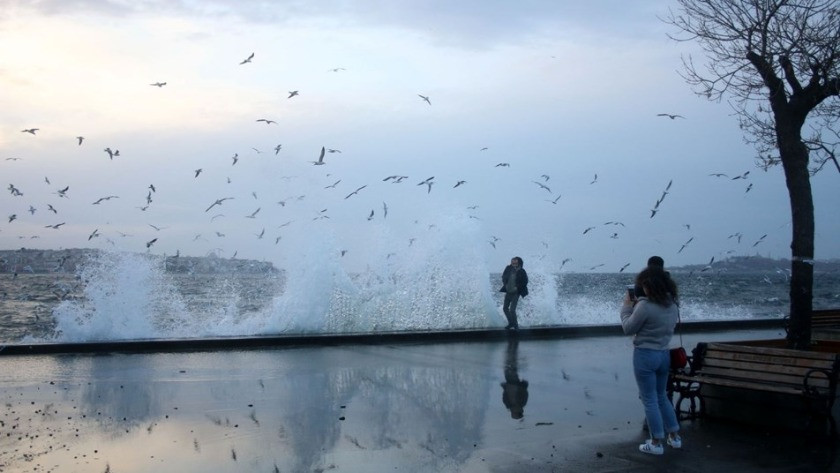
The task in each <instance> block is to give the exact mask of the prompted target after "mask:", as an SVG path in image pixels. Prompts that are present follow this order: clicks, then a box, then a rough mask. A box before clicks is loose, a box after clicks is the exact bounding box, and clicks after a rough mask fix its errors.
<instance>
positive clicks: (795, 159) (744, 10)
mask: <svg viewBox="0 0 840 473" xmlns="http://www.w3.org/2000/svg"><path fill="white" fill-rule="evenodd" d="M677 3H678V5H679V6H678V8H677V11H676V12H675V11H673V10H672V11H670V12H669V14H668V16H667V17H666V18H664V21H665V22H666V23H668V24H670V25H672V26H674V27H676V29H677V33H676V34H674V35H671V38H672V39H674V40H676V41H687V42H696V43H698V44H699V45H700V47H701V48H702V50H703V51H704V52H705V54H706V59H707V62H706V64H705V67H703V68H698V67H697V66H696V65H695V63H694V61H693V60H692V58H691V57H690V56H689V57H688V58H684V59H683V66H684V70H685V74H684V76H683V77H684V78H685V79H686V81H687V82H688V83H689V84H690V85H691V86H692V87H693V88H694V91H695V92H696V93H697V94H698V95H701V96H703V97H706V98H708V99H709V100H713V101H718V102H719V101H722V100H724V98H726V99H727V101H728V103H729V105H730V106H731V107H732V108H733V110H734V111H735V115H736V116H737V117H738V120H739V122H740V126H741V129H742V130H743V132H744V138H745V140H746V141H747V142H748V143H750V144H752V145H753V146H754V147H755V149H756V151H757V153H758V157H757V164H758V165H759V166H761V167H763V168H764V169H765V170H766V169H768V168H769V167H772V166H775V165H778V164H781V165H782V169H783V170H784V173H785V180H786V184H787V188H788V195H789V197H790V207H791V222H792V227H793V235H792V240H791V279H790V325H789V327H788V336H787V340H788V345H789V346H791V347H793V348H799V349H806V348H808V347H809V345H810V342H811V309H812V300H813V284H814V202H813V197H812V194H811V175H812V174H813V173H815V172H818V171H819V170H821V169H823V168H824V167H825V165H826V164H828V163H833V164H834V167H836V168H837V170H838V171H840V164H838V162H837V154H836V153H837V147H838V143H840V132H838V130H840V128H839V126H840V100H838V95H840V10H838V2H837V0H677Z"/></svg>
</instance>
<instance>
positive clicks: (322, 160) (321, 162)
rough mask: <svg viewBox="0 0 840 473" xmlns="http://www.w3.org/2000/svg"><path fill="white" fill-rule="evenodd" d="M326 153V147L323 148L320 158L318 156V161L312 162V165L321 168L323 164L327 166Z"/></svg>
mask: <svg viewBox="0 0 840 473" xmlns="http://www.w3.org/2000/svg"><path fill="white" fill-rule="evenodd" d="M326 152H327V148H325V147H323V146H321V155H320V156H318V160H317V161H312V164H314V165H316V166H320V165H322V164H326V163H324V153H326Z"/></svg>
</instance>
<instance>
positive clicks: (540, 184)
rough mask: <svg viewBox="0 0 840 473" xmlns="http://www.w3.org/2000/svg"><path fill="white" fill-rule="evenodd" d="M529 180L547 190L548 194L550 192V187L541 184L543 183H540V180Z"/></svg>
mask: <svg viewBox="0 0 840 473" xmlns="http://www.w3.org/2000/svg"><path fill="white" fill-rule="evenodd" d="M531 182H533V183H534V184H536V185H538V186H540V188H542V189H545V190H547V191H548V193H549V194H551V189H550V188H549V187H548V186H547V185H545V184H543V183H542V182H540V181H531Z"/></svg>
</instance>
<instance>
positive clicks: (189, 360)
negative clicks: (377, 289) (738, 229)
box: [0, 328, 840, 473]
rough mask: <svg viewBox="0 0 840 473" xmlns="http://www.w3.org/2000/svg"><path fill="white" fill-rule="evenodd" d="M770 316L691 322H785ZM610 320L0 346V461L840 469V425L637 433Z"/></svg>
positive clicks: (91, 466)
mask: <svg viewBox="0 0 840 473" xmlns="http://www.w3.org/2000/svg"><path fill="white" fill-rule="evenodd" d="M782 336H783V334H782V333H781V331H780V330H778V329H767V328H760V329H746V330H725V331H712V332H708V331H706V332H700V333H686V334H685V335H684V344H685V346H686V347H689V348H690V347H693V346H694V345H695V344H696V343H697V342H699V341H718V340H754V339H770V338H780V337H782ZM631 352H632V345H631V341H630V339H629V338H628V337H624V336H613V335H597V336H575V337H572V338H532V337H528V336H526V334H524V333H523V335H522V337H521V338H519V339H516V338H512V339H504V338H501V339H488V340H481V341H463V342H458V341H453V340H448V341H444V342H428V341H424V342H422V343H421V342H411V341H406V340H402V341H399V342H387V343H381V344H370V343H359V344H331V345H327V346H313V345H301V346H294V347H285V348H252V349H247V350H236V349H225V350H204V351H190V352H181V351H178V352H154V353H149V352H143V353H94V354H79V353H76V354H48V355H14V356H3V357H0V397H1V398H2V402H3V406H2V408H0V434H2V436H0V471H2V472H18V471H38V472H40V471H51V472H77V471H78V472H113V473H124V472H148V471H156V472H176V471H177V472H199V471H200V472H234V471H243V472H261V471H264V472H275V471H278V472H311V471H345V472H371V471H373V472H377V471H403V472H404V471H410V472H431V471H434V472H530V471H536V472H560V471H599V472H600V471H607V472H610V471H613V472H635V471H675V472H677V471H680V472H683V471H685V472H694V471H696V472H701V471H703V472H705V471H715V470H718V471H736V470H738V471H746V472H749V471H759V470H760V471H774V472H808V471H838V470H840V467H838V464H837V462H836V461H835V460H834V457H835V453H836V447H837V441H836V440H831V439H826V438H822V437H815V436H813V435H811V436H807V435H802V434H800V433H797V432H792V431H784V430H771V429H766V428H756V427H750V426H746V425H743V424H734V423H730V422H726V421H723V420H719V419H703V420H697V421H683V422H682V423H681V427H682V429H683V430H682V434H683V442H684V446H683V448H682V449H681V450H673V449H667V450H666V452H665V455H663V456H650V455H645V454H642V453H640V452H639V451H638V450H637V447H638V444H639V443H641V442H643V441H644V439H645V433H644V432H643V430H642V419H643V411H642V406H641V403H640V402H639V400H638V396H637V390H636V386H635V382H634V380H633V376H632V360H631Z"/></svg>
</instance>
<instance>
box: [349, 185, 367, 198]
mask: <svg viewBox="0 0 840 473" xmlns="http://www.w3.org/2000/svg"><path fill="white" fill-rule="evenodd" d="M365 187H367V184H365V185H363V186H362V187H359V188H358V189H356V190H354V191H353V192H351V193H349V194H347V196H346V197H344V199H345V200H347V199H349V198H350V197H351V196H352V195H354V194H357V193H358V192H359V191H360V190H362V189H364V188H365Z"/></svg>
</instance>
